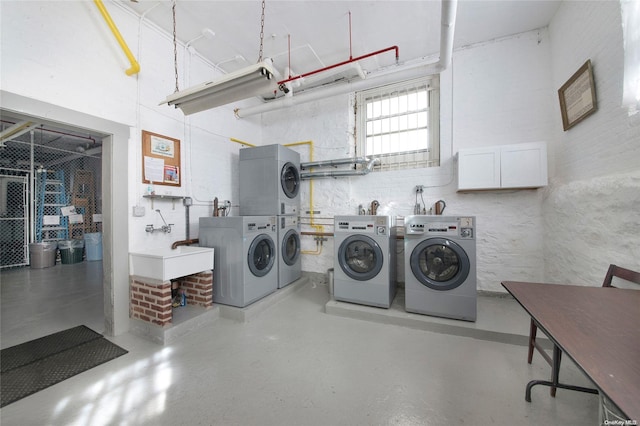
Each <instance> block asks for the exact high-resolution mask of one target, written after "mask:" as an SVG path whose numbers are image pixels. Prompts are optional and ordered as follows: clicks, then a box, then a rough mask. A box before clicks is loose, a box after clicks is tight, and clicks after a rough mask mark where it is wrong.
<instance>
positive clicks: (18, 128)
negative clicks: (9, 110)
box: [0, 121, 38, 147]
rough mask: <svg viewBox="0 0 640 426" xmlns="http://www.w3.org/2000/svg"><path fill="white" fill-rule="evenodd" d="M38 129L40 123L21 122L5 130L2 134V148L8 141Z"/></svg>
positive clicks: (0, 134)
mask: <svg viewBox="0 0 640 426" xmlns="http://www.w3.org/2000/svg"><path fill="white" fill-rule="evenodd" d="M36 127H38V123H33V122H31V121H21V122H19V123H16V124H14V125H13V126H11V127H9V128H7V129H5V130H3V131H2V132H0V147H1V146H4V143H5V142H6V141H8V140H11V139H14V138H17V137H18V136H21V135H23V134H25V133H27V132H29V131H31V130H32V129H35V128H36Z"/></svg>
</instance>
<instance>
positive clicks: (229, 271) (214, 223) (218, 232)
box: [198, 216, 278, 308]
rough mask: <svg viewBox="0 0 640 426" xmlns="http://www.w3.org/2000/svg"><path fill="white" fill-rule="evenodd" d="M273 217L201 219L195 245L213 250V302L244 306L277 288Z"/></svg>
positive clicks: (274, 221) (274, 219) (275, 234)
mask: <svg viewBox="0 0 640 426" xmlns="http://www.w3.org/2000/svg"><path fill="white" fill-rule="evenodd" d="M277 235H278V233H277V228H276V217H275V216H226V217H201V218H200V232H199V237H198V238H199V244H200V246H202V247H213V248H215V251H214V257H215V259H214V264H215V265H216V267H215V268H214V269H213V301H214V302H215V303H221V304H223V305H231V306H237V307H241V308H242V307H245V306H247V305H249V304H251V303H253V302H255V301H257V300H259V299H261V298H263V297H265V296H267V295H268V294H270V293H273V292H274V291H276V290H277V288H278V263H277V258H278V256H277V242H276V241H277V238H278V237H277Z"/></svg>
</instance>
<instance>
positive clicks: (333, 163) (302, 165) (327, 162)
mask: <svg viewBox="0 0 640 426" xmlns="http://www.w3.org/2000/svg"><path fill="white" fill-rule="evenodd" d="M368 162H369V159H368V158H367V157H359V158H340V159H337V160H324V161H311V162H309V163H300V168H301V169H302V170H304V169H312V168H314V167H334V166H341V165H343V164H366V163H368Z"/></svg>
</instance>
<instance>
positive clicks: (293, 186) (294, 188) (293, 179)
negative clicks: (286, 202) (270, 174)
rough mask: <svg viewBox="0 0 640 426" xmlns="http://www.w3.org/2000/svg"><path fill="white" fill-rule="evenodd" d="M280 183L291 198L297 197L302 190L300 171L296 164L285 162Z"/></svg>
mask: <svg viewBox="0 0 640 426" xmlns="http://www.w3.org/2000/svg"><path fill="white" fill-rule="evenodd" d="M280 185H281V186H282V191H283V192H284V193H285V195H286V196H287V197H289V198H295V196H296V195H298V191H299V190H300V173H299V172H298V168H297V167H296V166H295V164H293V163H291V162H289V163H285V165H284V166H283V167H282V171H281V172H280Z"/></svg>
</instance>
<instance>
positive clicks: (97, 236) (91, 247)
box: [84, 232, 102, 260]
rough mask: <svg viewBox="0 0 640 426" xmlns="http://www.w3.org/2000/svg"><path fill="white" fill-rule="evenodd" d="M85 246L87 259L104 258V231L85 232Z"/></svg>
mask: <svg viewBox="0 0 640 426" xmlns="http://www.w3.org/2000/svg"><path fill="white" fill-rule="evenodd" d="M84 248H85V254H86V255H87V260H102V232H94V233H91V234H84Z"/></svg>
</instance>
